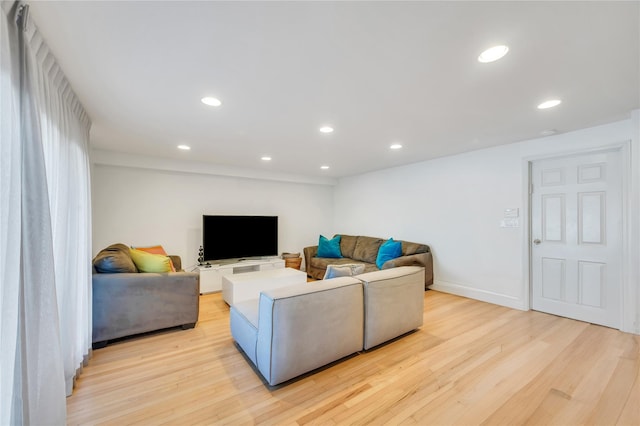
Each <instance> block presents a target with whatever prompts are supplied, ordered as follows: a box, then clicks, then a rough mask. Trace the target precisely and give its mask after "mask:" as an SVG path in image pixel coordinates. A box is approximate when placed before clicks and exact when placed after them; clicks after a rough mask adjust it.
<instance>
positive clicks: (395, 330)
mask: <svg viewBox="0 0 640 426" xmlns="http://www.w3.org/2000/svg"><path fill="white" fill-rule="evenodd" d="M423 312H424V268H422V267H416V266H406V267H398V268H394V269H390V270H384V271H376V272H371V273H365V274H361V275H356V276H353V277H339V278H333V279H328V280H322V281H314V282H311V283H306V284H297V285H293V286H289V287H283V288H279V289H275V290H269V291H264V292H262V293H261V294H260V298H259V299H254V300H247V301H244V302H240V303H238V304H236V305H233V306H231V311H230V326H231V334H232V336H233V338H234V340H235V341H236V343H237V345H238V346H239V347H240V349H241V350H242V351H243V352H244V353H245V354H246V356H247V358H249V360H250V361H251V362H252V363H253V364H254V365H255V367H256V368H257V370H258V371H259V372H260V374H261V375H262V376H263V377H264V379H265V381H266V382H267V383H268V384H269V385H271V386H273V385H277V384H280V383H283V382H285V381H288V380H290V379H293V378H295V377H298V376H300V375H302V374H304V373H307V372H309V371H312V370H315V369H317V368H319V367H322V366H325V365H327V364H330V363H332V362H334V361H337V360H339V359H341V358H344V357H347V356H349V355H352V354H354V353H357V352H360V351H362V350H363V349H364V350H368V349H371V348H373V347H374V346H377V345H380V344H381V343H384V342H387V341H388V340H390V339H393V338H396V337H398V336H401V335H403V334H405V333H407V332H410V331H412V330H415V329H416V328H418V327H420V326H421V325H422V323H423Z"/></svg>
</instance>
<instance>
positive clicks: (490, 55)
mask: <svg viewBox="0 0 640 426" xmlns="http://www.w3.org/2000/svg"><path fill="white" fill-rule="evenodd" d="M508 51H509V48H508V47H507V46H494V47H492V48H490V49H487V50H485V51H484V52H482V53H481V54H480V56H478V61H480V62H483V63H487V62H493V61H497V60H498V59H500V58H502V57H503V56H504V55H506V54H507V52H508Z"/></svg>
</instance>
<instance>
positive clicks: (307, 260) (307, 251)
mask: <svg viewBox="0 0 640 426" xmlns="http://www.w3.org/2000/svg"><path fill="white" fill-rule="evenodd" d="M302 251H303V253H304V267H305V269H306V270H307V271H309V265H311V258H312V257H315V256H316V255H317V254H318V246H309V247H305V248H304V249H303V250H302Z"/></svg>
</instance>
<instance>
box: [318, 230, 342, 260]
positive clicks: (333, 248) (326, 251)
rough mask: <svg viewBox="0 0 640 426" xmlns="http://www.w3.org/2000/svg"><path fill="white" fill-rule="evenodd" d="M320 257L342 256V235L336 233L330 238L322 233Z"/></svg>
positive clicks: (319, 248)
mask: <svg viewBox="0 0 640 426" xmlns="http://www.w3.org/2000/svg"><path fill="white" fill-rule="evenodd" d="M317 256H318V257H329V258H332V259H339V258H341V257H342V253H341V252H340V235H336V236H335V237H333V238H332V239H328V238H327V237H324V236H322V235H320V241H318V254H317Z"/></svg>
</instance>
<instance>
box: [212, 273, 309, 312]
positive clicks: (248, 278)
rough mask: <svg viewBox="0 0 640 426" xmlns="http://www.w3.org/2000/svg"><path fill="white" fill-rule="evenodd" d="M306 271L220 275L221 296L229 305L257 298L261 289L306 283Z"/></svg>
mask: <svg viewBox="0 0 640 426" xmlns="http://www.w3.org/2000/svg"><path fill="white" fill-rule="evenodd" d="M306 282H307V273H306V272H303V271H299V270H297V269H293V268H279V269H269V270H266V271H255V272H245V273H242V274H234V275H226V276H224V277H222V298H223V299H224V301H225V302H227V303H228V304H229V305H234V304H236V303H238V302H241V301H243V300H250V299H258V298H259V297H260V292H261V291H263V290H272V289H274V288H280V287H286V286H290V285H294V284H306Z"/></svg>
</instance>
